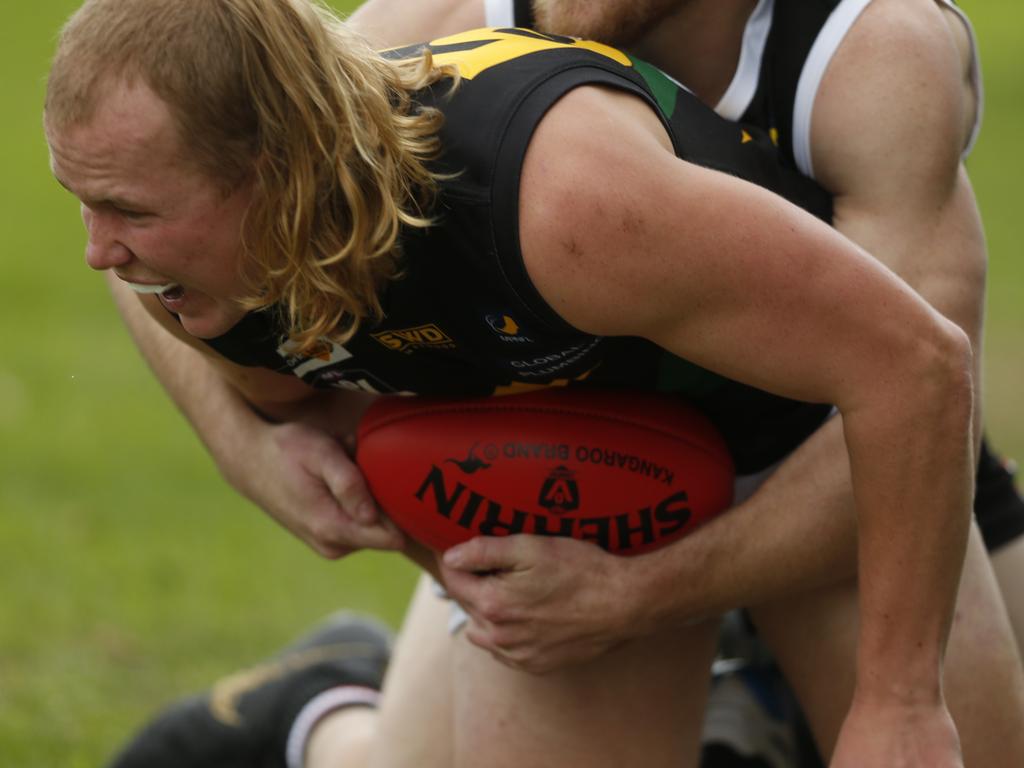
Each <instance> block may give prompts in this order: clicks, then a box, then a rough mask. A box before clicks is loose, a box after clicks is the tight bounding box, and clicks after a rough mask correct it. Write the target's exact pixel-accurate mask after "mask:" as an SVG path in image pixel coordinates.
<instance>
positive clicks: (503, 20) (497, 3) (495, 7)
mask: <svg viewBox="0 0 1024 768" xmlns="http://www.w3.org/2000/svg"><path fill="white" fill-rule="evenodd" d="M484 14H485V17H486V19H487V21H486V23H485V24H484V26H485V27H514V26H515V23H516V11H515V5H514V3H513V2H512V0H484Z"/></svg>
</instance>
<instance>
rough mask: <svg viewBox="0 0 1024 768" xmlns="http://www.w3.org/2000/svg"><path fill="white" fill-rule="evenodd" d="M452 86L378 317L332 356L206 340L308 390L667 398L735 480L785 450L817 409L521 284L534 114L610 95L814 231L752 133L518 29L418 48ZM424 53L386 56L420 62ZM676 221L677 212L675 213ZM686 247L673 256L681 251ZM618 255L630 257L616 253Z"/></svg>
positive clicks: (263, 338)
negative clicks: (551, 301) (450, 72)
mask: <svg viewBox="0 0 1024 768" xmlns="http://www.w3.org/2000/svg"><path fill="white" fill-rule="evenodd" d="M428 47H429V48H430V50H431V51H432V54H433V57H434V61H435V63H437V64H439V65H441V64H454V65H456V66H457V67H458V69H459V72H460V75H461V82H460V83H459V85H458V87H457V88H456V89H455V90H454V92H451V82H450V81H448V80H442V81H440V82H438V83H437V84H435V85H434V86H432V87H430V88H428V89H426V90H425V91H423V92H421V93H418V94H416V100H417V101H418V102H419V103H421V104H423V105H425V106H432V107H437V108H438V109H440V110H441V111H442V112H443V113H444V116H445V121H444V127H443V129H442V132H441V143H442V147H443V151H442V154H441V156H440V158H439V159H438V160H437V161H436V163H435V166H434V170H436V171H439V172H441V173H444V174H448V176H446V177H445V180H444V181H442V182H441V183H440V189H439V193H438V196H437V199H436V205H435V208H434V210H433V211H432V214H433V215H434V216H435V217H436V224H435V225H434V226H431V227H429V228H427V229H422V230H410V231H407V232H405V233H403V236H402V240H401V253H402V267H403V270H404V273H403V276H402V277H401V278H399V279H397V280H395V281H393V282H391V283H390V284H389V285H388V286H387V287H386V289H385V290H384V291H383V293H382V296H381V299H382V304H383V308H384V312H385V319H384V320H383V321H381V322H380V323H377V324H371V323H365V324H364V325H363V326H362V327H361V328H360V330H359V332H358V333H357V334H356V335H355V336H354V337H353V338H352V339H350V340H349V341H347V342H346V343H345V344H344V345H339V344H337V343H333V342H328V341H325V342H324V343H323V344H322V347H321V349H319V350H318V352H317V354H315V355H313V356H310V357H299V356H296V355H294V354H292V352H291V351H290V345H289V342H288V341H287V339H286V338H285V337H284V334H283V326H282V325H281V323H280V321H279V318H278V315H277V313H276V312H274V311H273V310H272V309H271V310H267V311H261V312H253V313H250V314H249V315H247V316H246V317H245V318H244V319H243V320H242V321H241V322H240V323H239V324H238V325H236V326H235V327H234V328H233V329H232V330H231V331H229V332H228V333H227V334H225V335H224V336H221V337H219V338H217V339H212V340H209V341H208V342H207V343H208V344H209V345H210V346H211V347H213V348H214V349H215V350H217V351H218V352H220V353H221V354H223V355H224V356H226V357H227V358H229V359H230V360H233V361H235V362H237V363H240V364H242V365H250V366H261V367H266V368H269V369H272V370H275V371H278V372H281V373H291V374H294V375H296V376H299V377H301V378H302V379H303V380H304V381H306V382H307V383H309V384H310V385H312V386H314V387H341V388H350V389H361V390H365V391H371V392H380V393H403V394H421V395H453V396H486V395H492V394H504V393H511V392H515V391H519V390H523V389H527V388H529V387H531V386H537V385H543V386H552V385H569V384H571V385H573V386H599V387H605V388H621V389H628V390H633V391H640V392H642V391H652V390H658V391H669V392H676V393H679V394H680V395H681V396H683V397H685V398H687V399H688V400H689V401H691V402H693V403H694V404H696V405H697V406H698V407H700V408H701V409H703V410H704V411H705V412H706V413H707V414H708V415H709V416H710V417H711V418H712V420H714V421H715V423H716V424H717V425H718V427H719V429H720V430H721V431H722V433H723V435H724V436H725V438H726V440H727V442H728V443H729V445H730V448H731V450H732V452H733V455H734V458H735V460H736V464H737V469H738V471H739V472H741V473H749V472H753V471H756V470H759V469H761V468H763V467H765V466H768V465H770V464H771V463H774V462H775V461H777V460H779V459H780V458H782V457H783V456H784V455H785V454H786V453H788V452H789V451H790V450H792V449H793V448H794V447H795V446H796V445H798V444H799V443H800V442H801V441H802V440H803V439H805V438H806V437H807V436H808V435H809V434H810V433H811V432H813V431H814V430H815V429H816V428H817V427H818V426H819V425H820V424H821V422H822V421H823V420H824V419H825V418H826V416H827V414H828V413H829V411H830V407H829V406H827V405H822V404H807V403H798V402H795V401H791V400H786V399H783V398H779V397H775V396H774V395H770V394H768V393H765V392H762V391H759V390H755V389H753V388H750V387H747V386H745V385H743V384H740V383H738V382H734V381H730V380H727V379H725V378H722V377H720V376H718V375H716V374H714V373H711V372H709V371H706V370H703V369H701V368H699V367H697V366H695V365H693V364H691V363H689V362H687V361H685V360H682V359H680V358H678V357H675V356H673V355H670V354H668V353H666V352H665V351H664V350H662V349H660V348H658V347H657V346H655V345H654V344H651V343H650V342H647V341H645V340H642V339H638V338H629V337H616V338H602V337H595V336H591V335H589V334H586V333H582V332H581V331H579V330H577V329H575V328H573V327H572V326H570V325H569V324H567V323H566V322H565V321H564V320H562V319H561V318H560V317H559V316H558V315H557V313H555V312H554V311H553V310H552V309H551V307H549V306H548V305H547V304H546V302H545V301H544V300H543V299H542V298H541V296H540V294H539V293H538V292H537V291H536V289H535V288H534V286H533V285H532V283H531V281H530V279H529V276H528V275H527V273H526V269H525V267H524V264H523V259H522V254H521V253H520V250H519V245H518V243H519V215H518V196H519V176H520V171H521V167H522V162H523V158H524V156H525V153H526V149H527V145H528V143H529V141H530V138H531V136H532V134H533V131H534V129H535V128H536V127H537V125H538V123H539V122H540V120H541V119H542V117H543V116H544V114H545V112H546V111H547V110H548V109H549V108H550V107H551V106H552V104H554V103H555V102H556V101H557V100H558V99H559V98H561V97H562V96H563V95H564V94H566V93H567V92H568V91H570V90H572V89H573V88H577V87H580V86H582V85H587V84H591V85H602V86H606V87H611V88H617V89H620V90H622V91H626V92H628V93H632V94H634V95H636V96H637V97H639V98H641V99H643V100H645V101H646V102H647V103H649V104H650V105H651V106H652V108H654V110H655V111H656V112H657V113H658V115H659V116H660V117H661V119H662V121H663V124H664V125H665V128H666V130H667V131H668V132H669V134H670V136H671V140H672V143H673V146H674V147H675V149H676V153H677V155H678V156H679V157H681V158H683V159H686V160H688V161H691V162H694V163H697V164H700V165H702V166H706V167H710V168H714V169H718V170H721V171H724V172H727V173H730V174H734V175H736V176H739V177H742V178H744V179H747V180H749V181H752V182H754V183H757V184H759V185H761V186H764V187H767V188H769V189H771V190H774V191H776V192H779V193H780V194H783V195H785V196H786V197H788V198H789V199H790V200H791V201H793V202H795V203H797V204H798V205H801V206H802V207H804V208H805V209H807V210H809V211H811V212H812V213H814V214H815V215H817V216H819V217H821V218H824V219H828V218H829V216H830V214H831V204H830V199H829V197H828V196H827V195H825V194H824V193H823V192H822V191H821V190H820V189H819V188H818V187H817V186H816V185H815V184H813V183H812V182H810V181H809V180H807V179H805V178H803V177H802V176H800V175H799V174H796V173H794V172H791V171H787V170H785V169H784V168H782V167H781V166H780V165H779V164H778V162H777V160H776V155H775V152H774V148H773V147H772V143H771V141H770V139H769V137H768V136H767V134H765V133H763V132H759V131H757V130H756V129H753V128H744V127H742V126H740V125H737V124H735V123H729V122H727V121H724V120H722V119H721V118H719V117H718V116H717V115H715V114H714V112H713V111H712V110H710V109H708V108H707V107H705V106H703V105H701V104H700V102H699V101H698V100H697V99H696V98H695V97H694V96H693V95H692V94H690V93H689V92H688V91H686V90H685V89H682V88H680V87H678V86H677V85H676V84H674V83H673V82H672V81H670V80H669V79H668V78H666V77H665V76H664V75H662V74H661V73H660V72H659V71H657V70H655V69H654V68H652V67H650V66H648V65H646V64H644V63H643V62H640V61H636V60H633V59H630V58H629V57H627V56H626V55H625V54H623V53H621V52H619V51H617V50H615V49H612V48H608V47H606V46H602V45H598V44H594V43H586V42H580V41H576V40H572V39H570V38H561V37H549V36H545V35H540V34H537V33H534V32H529V31H526V30H519V29H484V30H476V31H472V32H467V33H463V34H460V35H456V36H453V37H448V38H443V39H439V40H435V41H433V42H431V43H429V44H428ZM422 48H423V46H415V47H412V48H407V49H402V50H398V51H392V52H389V53H388V55H389V56H392V57H403V56H412V55H418V54H419V53H420V51H422ZM681 215H685V212H681ZM681 247H685V244H681ZM623 258H629V254H623Z"/></svg>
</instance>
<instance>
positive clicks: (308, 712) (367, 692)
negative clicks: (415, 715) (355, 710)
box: [284, 685, 380, 768]
mask: <svg viewBox="0 0 1024 768" xmlns="http://www.w3.org/2000/svg"><path fill="white" fill-rule="evenodd" d="M379 701H380V691H375V690H374V689H373V688H364V687H363V686H361V685H341V686H338V687H337V688H328V689H327V690H326V691H323V692H321V693H318V694H317V695H316V696H314V697H313V698H312V699H310V700H309V701H308V702H306V706H304V707H303V708H302V709H301V710H300V711H299V714H298V716H297V717H296V718H295V722H294V723H292V729H291V731H289V732H288V742H287V744H286V746H285V752H284V755H285V761H286V762H287V764H288V768H302V766H303V763H304V762H305V755H306V744H307V742H308V741H309V737H310V734H312V732H313V728H315V727H316V724H317V723H319V722H320V721H321V720H323V718H324V717H326V716H327V715H329V714H330V713H331V712H334V711H336V710H339V709H342V708H343V707H351V706H368V707H376V706H377V703H378V702H379Z"/></svg>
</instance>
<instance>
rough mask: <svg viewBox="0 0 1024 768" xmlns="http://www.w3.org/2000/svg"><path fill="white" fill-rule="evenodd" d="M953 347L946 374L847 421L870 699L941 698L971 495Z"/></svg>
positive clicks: (861, 674) (963, 369) (862, 661)
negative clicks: (913, 398) (914, 395)
mask: <svg viewBox="0 0 1024 768" xmlns="http://www.w3.org/2000/svg"><path fill="white" fill-rule="evenodd" d="M954 343H955V344H959V346H961V347H962V352H963V353H962V354H961V353H958V352H956V351H955V350H954V349H948V350H946V352H948V353H949V354H948V358H949V359H951V360H952V361H953V366H952V368H950V369H947V371H946V373H948V374H949V375H946V373H944V374H942V375H939V376H935V377H920V378H918V377H915V378H918V381H917V383H916V385H915V386H913V387H908V386H902V387H900V386H897V387H894V388H893V392H892V394H891V395H889V396H887V397H883V398H881V399H880V400H879V401H878V402H876V403H874V404H873V405H869V406H864V407H862V408H859V409H857V408H855V409H853V410H852V411H850V412H847V414H846V422H845V426H846V440H847V445H848V447H849V452H850V464H851V474H852V479H853V488H854V496H855V498H856V500H857V518H858V529H857V530H858V585H859V607H860V641H859V644H858V665H857V687H858V694H860V695H862V696H865V697H868V698H871V697H882V698H885V699H887V700H889V701H893V700H898V701H900V702H903V703H906V702H910V701H918V702H920V701H922V700H926V699H927V698H928V697H931V699H932V700H933V701H940V700H941V686H940V679H941V673H940V670H941V665H942V658H943V654H944V650H945V642H946V637H947V635H948V632H949V627H950V624H951V622H952V616H953V610H954V605H955V599H956V593H957V588H958V585H959V580H960V569H961V566H962V563H963V557H964V551H965V547H966V540H967V532H968V529H969V525H970V509H971V496H972V491H973V471H972V469H973V461H972V455H973V454H972V449H971V442H970V437H971V434H970V419H971V414H972V408H971V396H972V392H971V384H970V382H971V376H970V361H969V344H968V342H967V341H966V338H965V337H963V336H962V335H961V336H960V341H959V342H954ZM942 356H944V357H945V356H947V355H946V354H945V353H943V355H942ZM958 359H959V362H957V360H958ZM911 370H912V369H911ZM901 389H902V390H905V395H906V396H904V397H900V396H898V395H896V393H898V392H899V391H900V390H901ZM911 389H913V390H916V391H917V400H916V401H913V402H910V401H909V400H908V399H907V396H910V390H911ZM890 397H891V398H892V399H889V398H890ZM886 401H888V402H886ZM894 409H895V410H894Z"/></svg>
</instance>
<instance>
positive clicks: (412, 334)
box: [370, 323, 455, 352]
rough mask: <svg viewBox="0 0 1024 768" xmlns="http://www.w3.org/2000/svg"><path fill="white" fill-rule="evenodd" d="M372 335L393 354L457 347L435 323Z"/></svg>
mask: <svg viewBox="0 0 1024 768" xmlns="http://www.w3.org/2000/svg"><path fill="white" fill-rule="evenodd" d="M370 335H371V336H372V337H373V338H374V339H376V340H377V341H379V342H380V343H381V344H383V345H384V346H385V347H387V348H388V349H390V350H392V351H393V352H411V351H412V350H413V349H424V348H427V347H434V348H436V349H453V348H454V347H455V342H454V341H452V339H451V338H450V337H449V336H448V334H447V333H445V332H444V331H442V330H441V329H440V328H439V327H438V326H436V325H434V324H433V323H428V324H427V325H418V326H416V327H415V328H404V329H402V330H396V331H381V332H379V333H372V334H370Z"/></svg>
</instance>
